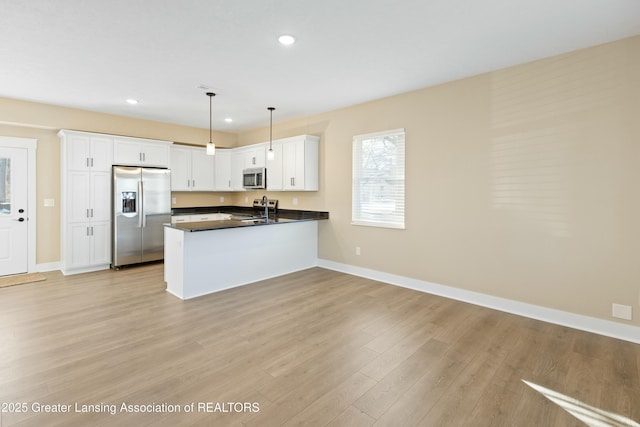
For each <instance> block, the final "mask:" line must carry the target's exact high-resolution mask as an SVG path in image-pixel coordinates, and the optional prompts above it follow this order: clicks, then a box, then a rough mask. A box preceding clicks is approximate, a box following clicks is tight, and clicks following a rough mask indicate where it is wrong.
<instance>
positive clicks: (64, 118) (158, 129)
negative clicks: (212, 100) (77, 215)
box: [0, 98, 237, 264]
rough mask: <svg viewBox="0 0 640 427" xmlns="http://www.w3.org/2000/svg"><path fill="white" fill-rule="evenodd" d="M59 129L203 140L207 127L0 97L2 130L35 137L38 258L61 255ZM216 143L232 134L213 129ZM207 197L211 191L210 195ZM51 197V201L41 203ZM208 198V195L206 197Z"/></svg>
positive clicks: (227, 141)
mask: <svg viewBox="0 0 640 427" xmlns="http://www.w3.org/2000/svg"><path fill="white" fill-rule="evenodd" d="M60 129H74V130H81V131H88V132H99V133H107V134H112V135H126V136H135V137H142V138H154V139H163V140H169V141H180V142H184V143H189V144H195V145H204V144H205V143H206V141H208V140H209V130H208V129H197V128H190V127H186V126H178V125H172V124H168V123H158V122H153V121H149V120H138V119H132V118H127V117H121V116H113V115H108V114H99V113H94V112H90V111H82V110H77V109H72V108H63V107H55V106H51V105H46V104H38V103H32V102H25V101H18V100H13V99H6V98H0V135H4V136H15V137H21V138H35V139H37V140H38V149H37V154H36V167H37V171H36V180H37V182H36V202H37V206H36V215H37V221H36V230H37V231H36V234H37V237H36V263H38V264H46V263H54V262H57V261H59V260H60V207H59V203H60V140H59V138H58V136H57V133H58V131H59V130H60ZM214 139H215V140H216V142H217V144H218V146H220V147H234V146H235V145H236V139H237V137H236V135H235V134H230V133H223V132H215V133H214ZM208 197H209V198H211V197H212V196H208ZM44 199H54V200H55V203H56V205H55V206H54V207H44ZM204 200H205V201H206V200H207V197H204Z"/></svg>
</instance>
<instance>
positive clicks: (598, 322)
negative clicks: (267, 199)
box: [318, 259, 640, 344]
mask: <svg viewBox="0 0 640 427" xmlns="http://www.w3.org/2000/svg"><path fill="white" fill-rule="evenodd" d="M318 266H319V267H322V268H327V269H329V270H335V271H340V272H342V273H347V274H352V275H354V276H359V277H365V278H367V279H372V280H377V281H380V282H384V283H389V284H391V285H396V286H401V287H403V288H409V289H413V290H416V291H420V292H425V293H429V294H434V295H440V296H443V297H446V298H451V299H455V300H458V301H464V302H468V303H470V304H475V305H479V306H482V307H487V308H492V309H495V310H499V311H504V312H507V313H511V314H516V315H519V316H524V317H529V318H531V319H536V320H541V321H543V322H549V323H554V324H556V325H562V326H567V327H569V328H574V329H580V330H583V331H587V332H593V333H596V334H600V335H605V336H608V337H612V338H618V339H621V340H625V341H630V342H633V343H636V344H640V327H637V326H633V325H625V324H622V323H617V322H612V321H610V320H604V319H597V318H595V317H589V316H584V315H581V314H575V313H569V312H566V311H561V310H556V309H553V308H547V307H542V306H539V305H533V304H527V303H524V302H520V301H514V300H510V299H506V298H500V297H495V296H492V295H487V294H482V293H479V292H472V291H467V290H464V289H460V288H454V287H452V286H445V285H439V284H437V283H431V282H426V281H423V280H418V279H412V278H410V277H404V276H399V275H396V274H390V273H385V272H382V271H377V270H371V269H368V268H362V267H357V266H353V265H349V264H342V263H338V262H334V261H329V260H326V259H318Z"/></svg>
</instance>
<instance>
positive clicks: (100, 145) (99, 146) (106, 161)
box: [90, 136, 113, 172]
mask: <svg viewBox="0 0 640 427" xmlns="http://www.w3.org/2000/svg"><path fill="white" fill-rule="evenodd" d="M90 157H91V162H90V163H91V170H93V171H102V172H111V165H112V164H113V140H112V139H111V138H106V137H102V136H92V137H91V156H90Z"/></svg>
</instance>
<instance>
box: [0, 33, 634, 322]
mask: <svg viewBox="0 0 640 427" xmlns="http://www.w3.org/2000/svg"><path fill="white" fill-rule="evenodd" d="M16 106H18V107H19V108H16ZM14 109H17V110H19V111H18V113H14V111H13V110H14ZM276 112H277V110H276ZM43 114H44V116H46V117H44V118H43V117H41V116H42V115H43ZM274 115H275V114H274ZM0 117H2V118H3V120H6V122H15V123H23V124H27V126H28V127H24V126H14V125H7V124H5V125H1V124H0V133H1V134H3V135H8V136H26V137H34V138H38V139H39V145H38V203H39V204H40V205H41V203H42V199H43V198H45V197H55V198H56V200H58V198H59V191H58V189H57V186H58V185H59V182H58V180H59V178H58V175H59V171H58V162H59V159H58V158H57V157H58V151H59V147H58V142H57V137H55V132H56V131H57V129H59V128H73V129H81V130H88V131H95V132H105V133H116V134H123V135H133V136H141V137H151V138H161V139H170V140H177V141H182V142H187V143H193V142H194V141H203V140H207V138H208V135H207V133H206V130H202V129H191V128H183V127H179V126H173V125H167V124H157V123H152V122H144V121H139V120H134V119H125V118H115V117H113V116H104V115H98V114H96V113H88V112H81V111H77V110H69V109H59V108H55V107H49V106H40V105H38V104H30V103H22V102H20V101H11V100H2V99H0ZM639 118H640V37H634V38H630V39H626V40H622V41H619V42H615V43H610V44H606V45H603V46H599V47H594V48H590V49H586V50H582V51H578V52H573V53H569V54H566V55H562V56H558V57H554V58H549V59H545V60H542V61H537V62H534V63H530V64H525V65H522V66H517V67H512V68H508V69H505V70H500V71H497V72H493V73H489V74H484V75H480V76H476V77H472V78H468V79H464V80H459V81H455V82H450V83H447V84H442V85H439V86H436V87H431V88H426V89H423V90H419V91H415V92H411V93H407V94H403V95H399V96H395V97H391V98H386V99H382V100H378V101H375V102H370V103H367V104H363V105H359V106H355V107H351V108H345V109H342V110H337V111H332V112H328V113H324V114H320V115H316V116H312V117H307V118H304V119H301V120H296V121H291V122H288V123H277V121H276V125H275V126H274V130H273V131H274V138H281V137H287V136H293V135H296V134H302V133H308V134H313V135H319V136H321V142H320V191H319V192H313V193H284V192H283V193H269V196H270V197H275V198H278V199H279V200H280V204H281V207H285V208H294V207H297V208H301V209H322V210H328V211H330V213H331V219H330V220H329V221H327V222H324V223H322V224H321V226H320V248H319V255H320V257H321V258H324V259H327V260H331V261H336V262H340V263H345V264H350V265H355V266H360V267H365V268H371V269H375V270H381V271H385V272H389V273H394V274H399V275H403V276H407V277H411V278H416V279H420V280H426V281H430V282H436V283H440V284H444V285H449V286H454V287H459V288H462V289H466V290H471V291H477V292H481V293H485V294H489V295H496V296H500V297H504V298H509V299H514V300H518V301H523V302H527V303H531V304H537V305H542V306H545V307H550V308H555V309H559V310H564V311H569V312H573V313H578V314H583V315H587V316H593V317H597V318H602V319H609V320H613V319H612V318H611V317H610V314H611V303H614V302H615V303H619V304H625V305H630V306H633V308H634V315H635V318H634V320H633V321H632V322H629V323H631V324H634V325H640V262H638V258H639V256H640V226H639V225H638V218H640V202H639V201H638V197H639V192H640V191H639V190H638V183H640V164H639V159H640V120H639ZM45 119H46V120H45ZM6 122H5V123H6ZM0 123H1V122H0ZM33 124H36V125H37V124H40V126H43V127H44V129H36V128H34V127H33ZM401 127H402V128H405V130H406V145H407V146H406V152H407V161H406V169H407V172H406V225H407V228H406V230H387V229H380V228H371V227H359V226H352V225H350V219H351V188H350V185H351V141H352V137H353V135H357V134H362V133H369V132H375V131H380V130H385V129H395V128H401ZM221 138H222V139H225V138H226V141H228V145H227V146H234V145H236V144H237V145H246V144H250V143H254V142H264V141H265V140H267V139H268V129H267V128H261V129H256V130H253V131H251V132H243V133H240V134H238V135H221ZM220 144H221V145H223V146H225V144H223V143H220ZM174 196H177V197H178V201H179V203H178V205H180V206H190V205H208V204H230V203H229V199H228V198H231V200H232V202H231V204H240V205H243V204H245V203H247V204H248V203H249V202H250V201H251V200H252V199H253V198H255V197H259V196H262V193H261V192H257V191H256V192H249V193H235V194H230V193H226V194H225V193H212V194H208V193H197V194H188V193H174ZM220 196H224V197H225V201H224V202H220V201H219V197H220ZM245 197H246V198H247V200H248V201H245ZM294 198H297V199H298V202H299V203H298V205H293V199H294ZM45 209H48V208H40V207H39V208H38V215H39V217H38V245H39V247H38V263H45V262H53V261H57V260H58V257H59V253H58V246H59V236H58V233H59V232H58V229H59V226H58V225H57V224H58V221H59V218H58V215H59V214H58V213H57V208H55V209H51V211H50V212H49V211H45ZM42 212H45V214H44V215H41V213H42ZM41 216H42V217H41ZM41 246H42V247H41ZM356 246H359V247H361V250H362V254H361V255H360V256H356V255H355V247H356Z"/></svg>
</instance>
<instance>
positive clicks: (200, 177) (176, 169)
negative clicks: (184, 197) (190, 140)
mask: <svg viewBox="0 0 640 427" xmlns="http://www.w3.org/2000/svg"><path fill="white" fill-rule="evenodd" d="M214 177H215V156H208V155H207V153H206V150H205V148H204V147H202V148H200V147H186V146H178V145H174V146H172V147H171V191H214V190H215V185H214Z"/></svg>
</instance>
